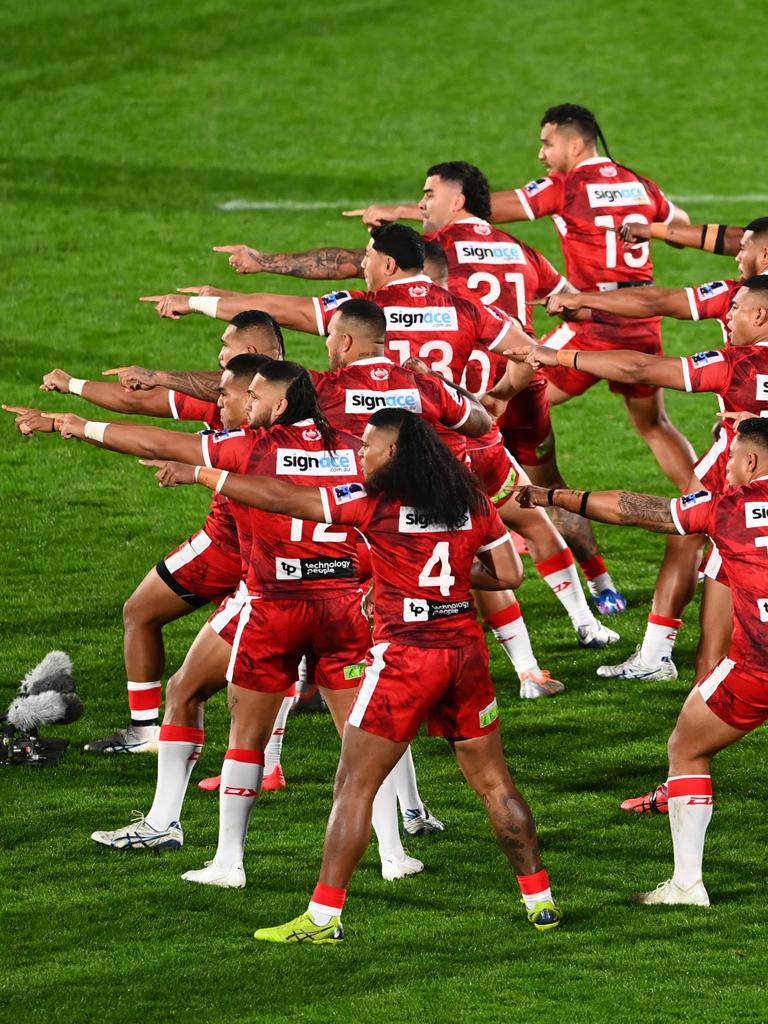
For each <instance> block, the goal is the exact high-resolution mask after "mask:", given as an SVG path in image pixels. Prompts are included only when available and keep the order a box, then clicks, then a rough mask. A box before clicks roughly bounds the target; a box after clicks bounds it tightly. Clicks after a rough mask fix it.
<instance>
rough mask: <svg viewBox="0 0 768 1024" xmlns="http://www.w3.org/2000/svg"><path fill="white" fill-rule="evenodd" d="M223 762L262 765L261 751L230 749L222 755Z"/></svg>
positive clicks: (240, 748)
mask: <svg viewBox="0 0 768 1024" xmlns="http://www.w3.org/2000/svg"><path fill="white" fill-rule="evenodd" d="M224 760H225V761H242V762H243V763H244V764H264V752H263V751H262V750H247V749H245V748H243V747H231V748H230V749H229V750H228V751H227V752H226V754H225V755H224Z"/></svg>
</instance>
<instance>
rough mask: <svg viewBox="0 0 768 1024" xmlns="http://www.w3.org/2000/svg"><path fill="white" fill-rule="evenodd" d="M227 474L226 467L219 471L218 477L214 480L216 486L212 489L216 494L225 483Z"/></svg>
mask: <svg viewBox="0 0 768 1024" xmlns="http://www.w3.org/2000/svg"><path fill="white" fill-rule="evenodd" d="M228 476H229V470H228V469H223V470H222V471H221V473H219V479H218V480H217V481H216V487H215V488H214V490H215V491H216V493H217V494H218V493H219V491H220V490H221V488H222V487H223V486H224V484H225V483H226V481H227V477H228Z"/></svg>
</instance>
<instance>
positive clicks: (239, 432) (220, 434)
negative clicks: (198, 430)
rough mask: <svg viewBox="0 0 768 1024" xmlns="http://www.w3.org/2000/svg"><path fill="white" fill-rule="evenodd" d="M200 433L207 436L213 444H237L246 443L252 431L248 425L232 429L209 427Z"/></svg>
mask: <svg viewBox="0 0 768 1024" xmlns="http://www.w3.org/2000/svg"><path fill="white" fill-rule="evenodd" d="M202 433H203V434H204V435H205V436H206V437H209V438H210V440H211V442H212V443H213V444H223V443H230V444H231V443H233V442H236V443H238V444H243V443H244V442H245V443H248V442H249V441H250V440H251V435H252V434H253V431H252V430H251V429H250V427H237V428H234V429H221V430H217V429H215V428H214V429H211V430H203V431H202Z"/></svg>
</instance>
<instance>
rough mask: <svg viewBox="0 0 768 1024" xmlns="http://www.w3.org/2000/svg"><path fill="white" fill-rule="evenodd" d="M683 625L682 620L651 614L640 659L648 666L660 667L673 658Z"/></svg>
mask: <svg viewBox="0 0 768 1024" xmlns="http://www.w3.org/2000/svg"><path fill="white" fill-rule="evenodd" d="M682 624H683V620H682V619H671V618H666V617H665V616H663V615H654V614H653V612H651V614H650V615H649V616H648V624H647V625H646V627H645V636H644V637H643V643H642V646H641V648H640V657H641V658H642V659H643V661H644V662H645V663H646V665H658V663H659V662H660V661H662V660H663V659H669V658H671V657H672V649H673V648H674V646H675V641H676V640H677V634H678V631H679V629H680V627H681V626H682Z"/></svg>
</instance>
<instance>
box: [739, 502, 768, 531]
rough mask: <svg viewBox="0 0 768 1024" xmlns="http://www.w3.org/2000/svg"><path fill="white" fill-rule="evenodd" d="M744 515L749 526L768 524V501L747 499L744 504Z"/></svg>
mask: <svg viewBox="0 0 768 1024" xmlns="http://www.w3.org/2000/svg"><path fill="white" fill-rule="evenodd" d="M744 516H745V518H746V521H747V526H748V527H749V528H750V529H754V528H755V527H756V526H768V501H747V502H745V504H744Z"/></svg>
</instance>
